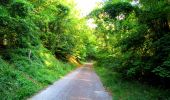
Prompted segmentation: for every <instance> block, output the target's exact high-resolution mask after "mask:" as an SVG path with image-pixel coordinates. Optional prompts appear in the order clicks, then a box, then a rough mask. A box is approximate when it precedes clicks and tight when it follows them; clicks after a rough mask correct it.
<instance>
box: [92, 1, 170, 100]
mask: <svg viewBox="0 0 170 100" xmlns="http://www.w3.org/2000/svg"><path fill="white" fill-rule="evenodd" d="M169 11H170V6H169V2H168V0H160V1H159V0H149V1H147V0H123V1H122V0H108V1H106V2H105V3H104V4H103V6H102V7H98V8H96V9H95V10H94V11H92V12H91V14H90V15H89V18H93V19H94V21H95V23H96V24H97V27H96V30H95V32H94V34H95V35H96V36H97V37H98V38H97V41H98V51H97V53H96V56H95V58H96V61H97V63H96V66H98V68H96V69H97V72H98V73H99V75H100V76H101V78H102V80H103V82H104V83H105V85H106V87H109V88H110V90H111V91H112V93H113V98H115V99H118V100H169V99H170V96H169V95H168V94H170V89H169V84H170V59H169V57H170V55H169V54H170V42H169V41H170V40H169V39H170V38H169V36H170V27H169V23H170V12H169ZM145 84H146V85H145ZM115 99H114V100H115Z"/></svg>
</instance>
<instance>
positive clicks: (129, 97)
mask: <svg viewBox="0 0 170 100" xmlns="http://www.w3.org/2000/svg"><path fill="white" fill-rule="evenodd" d="M95 71H96V73H97V74H98V75H99V77H100V78H101V80H102V82H103V84H104V86H105V87H106V88H107V90H108V91H110V92H111V93H112V96H113V100H170V95H169V94H170V91H169V90H163V89H160V88H156V87H151V86H149V85H144V84H141V83H139V82H135V81H125V80H122V78H121V77H120V75H119V74H118V73H116V72H113V71H111V70H109V69H107V68H105V67H95Z"/></svg>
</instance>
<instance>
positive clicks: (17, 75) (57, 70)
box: [0, 47, 74, 100]
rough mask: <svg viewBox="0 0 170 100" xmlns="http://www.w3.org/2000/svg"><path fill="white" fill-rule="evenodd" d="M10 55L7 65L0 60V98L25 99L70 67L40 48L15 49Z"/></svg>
mask: <svg viewBox="0 0 170 100" xmlns="http://www.w3.org/2000/svg"><path fill="white" fill-rule="evenodd" d="M30 50H31V56H30V58H29V52H30ZM3 58H4V57H3ZM10 58H11V59H10V60H8V62H10V64H9V63H7V62H5V61H4V60H2V58H1V59H0V63H1V65H0V75H1V78H0V83H1V86H0V98H1V99H11V100H16V99H26V97H28V96H31V95H33V93H36V92H38V91H39V90H40V89H42V88H44V87H46V86H47V85H49V84H52V83H53V82H54V81H56V79H59V78H60V77H62V76H63V75H65V74H66V73H68V72H69V71H70V70H72V69H73V68H74V66H72V65H71V64H67V63H62V62H60V61H58V60H56V59H55V57H54V56H53V55H52V54H50V53H49V51H48V50H46V49H44V48H42V47H40V48H32V49H16V50H14V51H11V52H10Z"/></svg>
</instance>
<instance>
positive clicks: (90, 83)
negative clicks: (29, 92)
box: [29, 63, 112, 100]
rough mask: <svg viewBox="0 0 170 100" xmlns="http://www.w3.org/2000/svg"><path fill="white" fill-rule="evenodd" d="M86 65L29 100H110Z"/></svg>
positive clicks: (89, 67)
mask: <svg viewBox="0 0 170 100" xmlns="http://www.w3.org/2000/svg"><path fill="white" fill-rule="evenodd" d="M91 67H92V64H91V63H87V64H85V65H84V66H83V67H81V68H78V69H77V70H75V71H73V72H72V73H70V74H68V75H67V76H65V77H64V78H62V79H61V80H59V81H57V82H55V83H54V84H53V85H51V86H49V87H48V88H47V89H45V90H43V91H41V92H40V93H38V94H37V95H35V96H33V97H32V98H30V99H29V100H112V97H111V96H110V95H109V93H108V92H106V91H105V89H104V87H103V85H102V83H101V81H100V80H99V78H98V76H97V75H96V73H95V72H94V71H93V70H92V68H91Z"/></svg>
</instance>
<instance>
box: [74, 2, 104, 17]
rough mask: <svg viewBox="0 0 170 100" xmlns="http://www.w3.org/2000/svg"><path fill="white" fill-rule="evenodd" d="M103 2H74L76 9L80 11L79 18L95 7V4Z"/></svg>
mask: <svg viewBox="0 0 170 100" xmlns="http://www.w3.org/2000/svg"><path fill="white" fill-rule="evenodd" d="M103 1H104V0H75V2H76V4H77V9H79V10H80V16H86V15H87V14H89V13H90V12H91V11H92V10H93V9H94V8H95V6H96V3H98V2H103Z"/></svg>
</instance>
